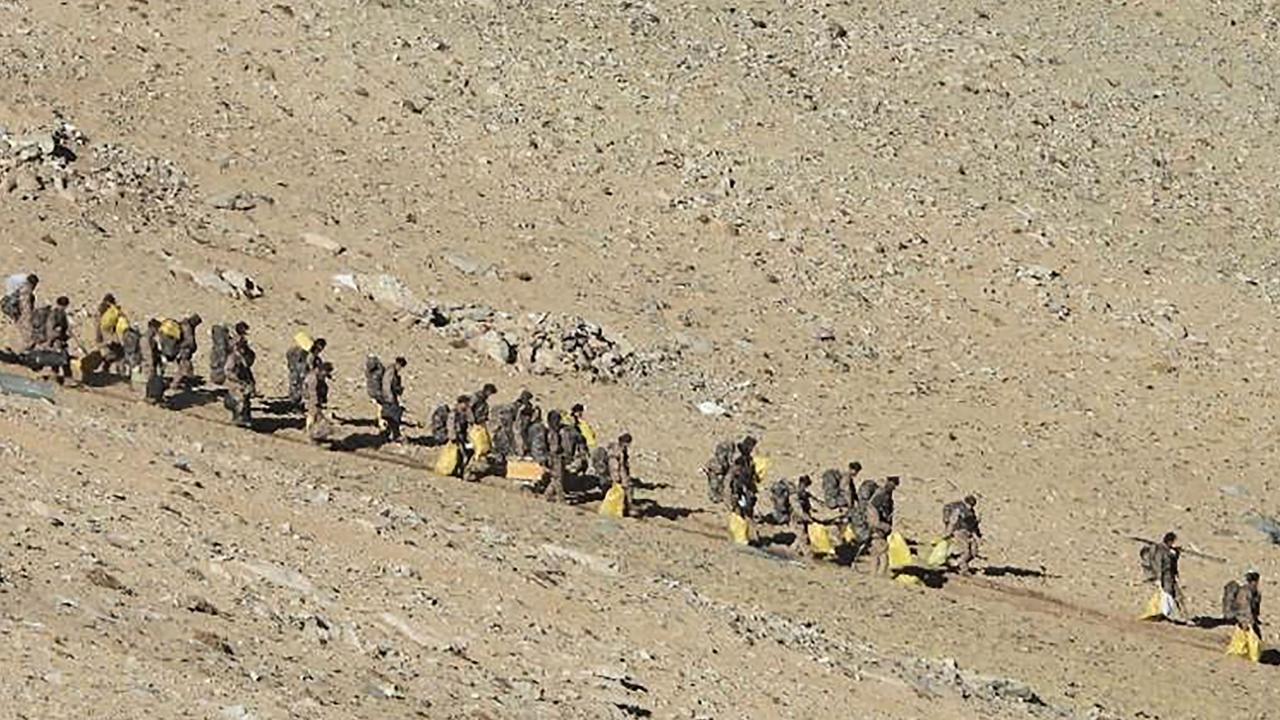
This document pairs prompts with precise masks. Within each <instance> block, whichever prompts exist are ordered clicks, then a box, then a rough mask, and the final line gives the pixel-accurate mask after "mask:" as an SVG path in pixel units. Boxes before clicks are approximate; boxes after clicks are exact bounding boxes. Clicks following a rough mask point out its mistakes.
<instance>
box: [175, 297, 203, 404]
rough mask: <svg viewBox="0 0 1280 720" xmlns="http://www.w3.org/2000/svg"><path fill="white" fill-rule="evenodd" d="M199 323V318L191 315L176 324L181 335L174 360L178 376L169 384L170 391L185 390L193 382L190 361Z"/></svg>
mask: <svg viewBox="0 0 1280 720" xmlns="http://www.w3.org/2000/svg"><path fill="white" fill-rule="evenodd" d="M201 322H202V321H201V319H200V316H199V315H196V314H195V313H192V314H191V315H190V316H188V317H187V318H186V319H185V320H182V321H180V322H179V323H178V328H179V330H180V331H181V333H182V334H181V335H180V336H179V337H178V353H177V356H176V358H175V360H176V361H177V363H178V374H177V375H176V376H175V377H174V378H173V381H172V382H170V383H169V389H170V390H181V389H185V388H186V387H187V386H188V385H190V384H191V383H193V382H194V381H195V374H196V371H195V366H194V365H193V364H192V362H191V361H192V358H194V357H195V355H196V328H198V327H200V323H201Z"/></svg>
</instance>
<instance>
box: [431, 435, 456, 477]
mask: <svg viewBox="0 0 1280 720" xmlns="http://www.w3.org/2000/svg"><path fill="white" fill-rule="evenodd" d="M459 455H460V453H459V452H458V444H457V443H451V442H450V443H445V444H444V446H443V447H441V448H440V455H439V456H438V457H437V458H436V467H435V470H436V474H437V475H452V474H453V473H454V472H455V471H457V469H458V460H459Z"/></svg>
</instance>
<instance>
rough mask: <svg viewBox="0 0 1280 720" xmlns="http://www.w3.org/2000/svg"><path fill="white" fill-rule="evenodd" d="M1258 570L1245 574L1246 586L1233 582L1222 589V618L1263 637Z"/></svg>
mask: <svg viewBox="0 0 1280 720" xmlns="http://www.w3.org/2000/svg"><path fill="white" fill-rule="evenodd" d="M1258 580H1259V575H1258V571H1257V570H1249V571H1247V572H1246V573H1245V574H1244V584H1243V585H1241V584H1240V583H1238V582H1236V581H1235V580H1232V581H1231V582H1229V583H1227V585H1226V587H1224V588H1223V589H1222V616H1223V618H1224V619H1226V620H1231V621H1232V622H1234V623H1235V624H1236V627H1238V628H1240V629H1241V630H1251V631H1252V632H1253V634H1255V635H1257V636H1258V637H1262V635H1261V629H1262V592H1261V591H1260V590H1259V589H1258Z"/></svg>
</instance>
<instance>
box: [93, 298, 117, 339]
mask: <svg viewBox="0 0 1280 720" xmlns="http://www.w3.org/2000/svg"><path fill="white" fill-rule="evenodd" d="M119 322H120V308H119V307H116V306H115V305H108V306H107V309H106V311H105V312H103V313H102V316H101V317H99V318H98V328H99V329H100V330H102V334H103V335H110V334H112V333H114V332H115V331H116V325H117V324H119Z"/></svg>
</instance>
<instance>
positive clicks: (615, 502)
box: [600, 483, 627, 519]
mask: <svg viewBox="0 0 1280 720" xmlns="http://www.w3.org/2000/svg"><path fill="white" fill-rule="evenodd" d="M626 509H627V493H626V492H624V491H623V489H622V486H621V485H619V484H617V483H614V484H613V485H611V486H610V487H609V492H607V493H605V494H604V500H602V501H601V502H600V514H601V515H604V516H605V517H611V518H619V519H621V518H622V516H623V515H624V514H626V513H625V511H626Z"/></svg>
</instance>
